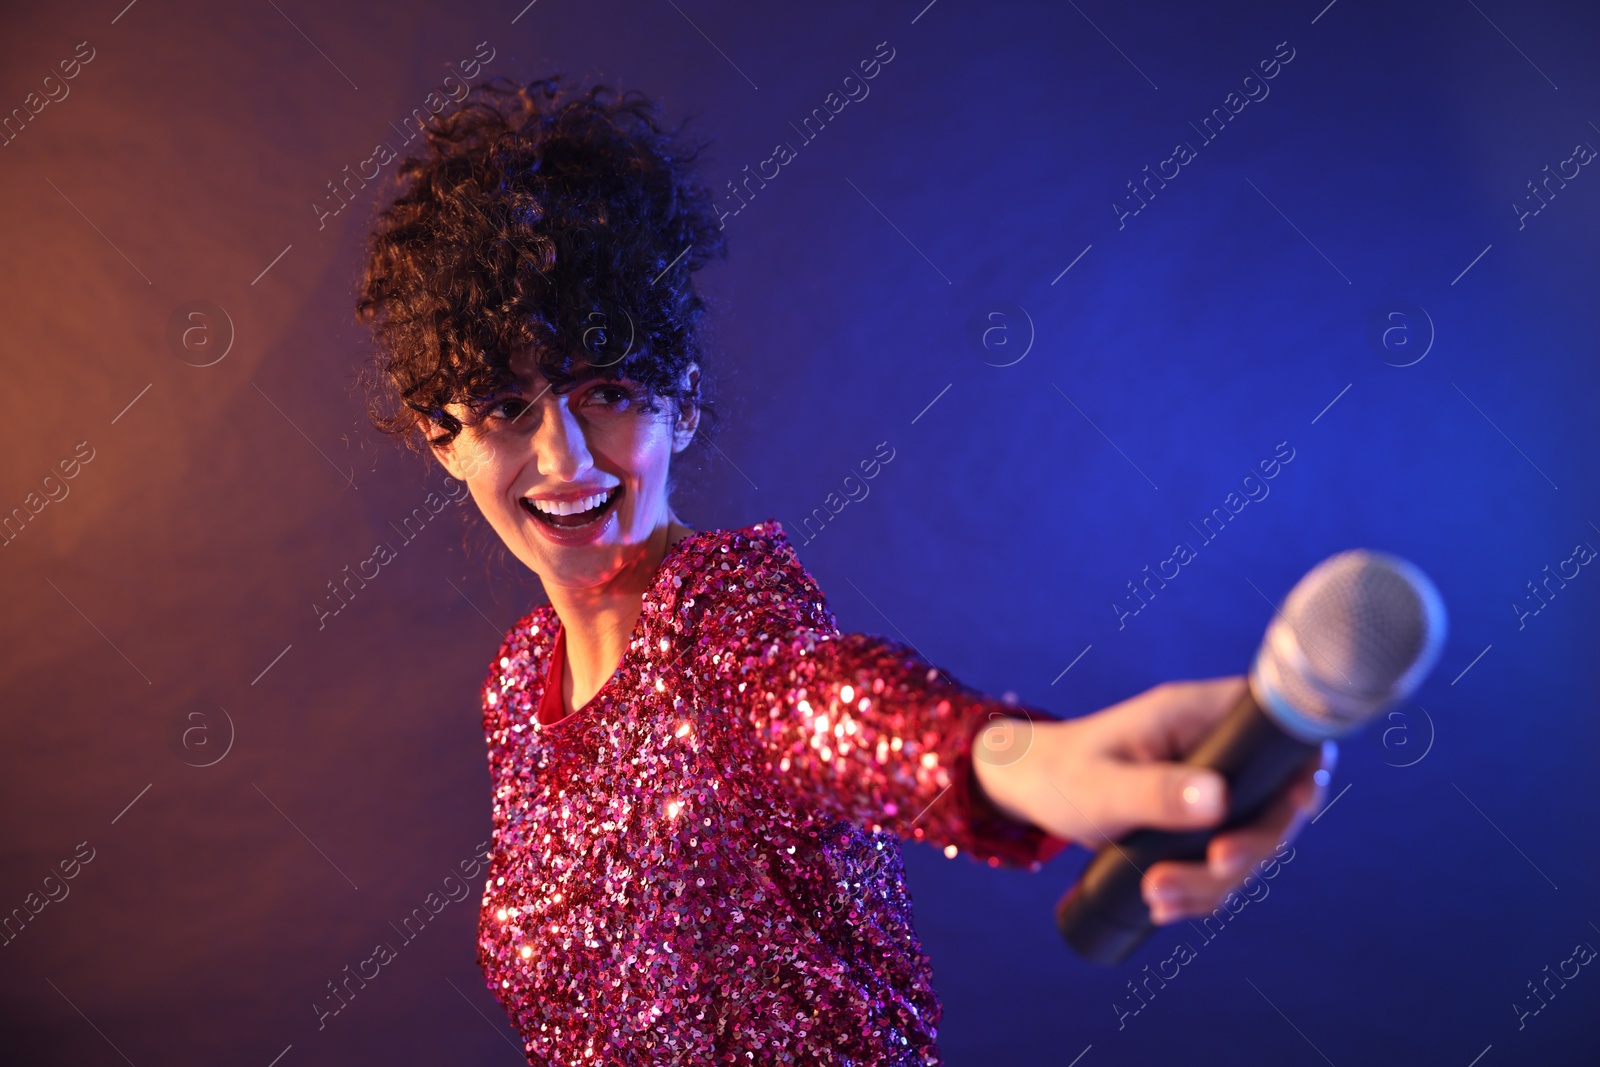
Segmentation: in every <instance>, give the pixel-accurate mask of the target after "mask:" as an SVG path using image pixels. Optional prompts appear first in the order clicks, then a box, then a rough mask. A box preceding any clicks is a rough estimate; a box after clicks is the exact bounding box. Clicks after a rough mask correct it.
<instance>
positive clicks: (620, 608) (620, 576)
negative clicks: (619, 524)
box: [546, 513, 693, 712]
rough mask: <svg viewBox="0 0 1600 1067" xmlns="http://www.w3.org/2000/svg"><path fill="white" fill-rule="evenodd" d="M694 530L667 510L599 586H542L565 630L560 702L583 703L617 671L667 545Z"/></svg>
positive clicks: (570, 708) (573, 705)
mask: <svg viewBox="0 0 1600 1067" xmlns="http://www.w3.org/2000/svg"><path fill="white" fill-rule="evenodd" d="M692 532H693V531H692V530H690V529H689V527H687V526H685V525H684V524H683V523H681V522H679V521H678V518H677V516H676V515H672V514H670V513H669V515H668V518H667V521H666V522H665V523H663V524H662V525H660V526H657V527H656V528H655V530H653V531H652V532H651V534H650V536H649V538H648V539H647V540H646V541H645V544H644V551H642V552H640V553H639V554H638V555H637V556H636V557H635V558H634V559H633V561H632V562H630V563H629V564H628V565H627V566H626V567H624V568H623V569H622V570H621V571H619V572H618V573H617V574H616V576H615V577H613V578H612V579H611V580H610V581H609V582H607V583H605V585H603V586H596V587H594V588H589V589H571V588H567V587H564V586H550V587H548V588H547V589H546V592H547V594H548V595H549V597H550V606H551V607H553V608H555V612H556V615H557V616H558V617H559V618H560V619H561V627H562V630H563V631H564V632H565V634H566V646H567V647H566V669H565V670H563V671H562V672H561V674H562V682H561V691H562V702H563V703H564V704H565V705H566V709H567V711H569V712H571V711H574V710H576V709H578V708H581V707H582V706H583V705H584V704H586V703H588V701H589V698H590V697H592V696H594V694H595V693H597V692H599V690H600V687H601V686H602V685H604V684H605V682H606V679H608V678H610V677H611V675H612V674H614V673H616V670H617V668H618V667H619V666H620V665H621V664H622V657H623V654H624V653H625V652H626V651H627V646H628V636H629V635H630V634H632V633H633V627H634V624H635V623H636V622H638V619H639V613H640V611H642V610H643V608H644V591H645V590H646V589H648V588H649V587H650V583H651V581H652V580H653V579H654V578H655V575H656V571H657V570H658V569H659V568H660V566H661V560H662V558H663V557H665V555H666V553H667V547H668V546H669V545H671V544H673V543H675V542H677V541H679V540H681V539H682V538H684V537H686V536H688V535H689V534H690V533H692Z"/></svg>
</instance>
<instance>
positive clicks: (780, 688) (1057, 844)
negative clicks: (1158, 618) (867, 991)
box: [695, 612, 1067, 866]
mask: <svg viewBox="0 0 1600 1067" xmlns="http://www.w3.org/2000/svg"><path fill="white" fill-rule="evenodd" d="M757 622H758V624H759V629H757V630H756V632H755V633H753V634H751V639H750V640H749V642H748V643H747V644H745V645H744V646H743V647H742V648H736V649H735V650H733V651H731V652H724V653H720V654H715V653H714V654H713V655H712V656H711V657H709V659H710V662H706V663H701V664H697V665H696V668H695V673H696V674H697V675H698V676H699V677H700V679H701V684H702V686H704V687H705V688H704V692H705V695H706V696H707V698H709V700H710V701H712V702H714V703H715V704H717V705H720V706H722V707H725V708H727V709H728V711H729V714H728V715H727V716H726V717H725V718H723V719H722V720H721V722H722V725H721V726H720V727H719V726H717V725H715V724H714V725H712V726H711V727H710V728H711V729H714V730H720V732H721V734H722V736H720V737H718V738H717V742H718V747H719V748H720V749H721V750H722V751H723V752H724V753H727V754H729V755H728V757H727V758H732V759H736V760H737V761H739V763H741V764H743V765H746V766H748V767H749V768H750V769H753V770H757V771H759V772H761V773H760V774H759V775H758V777H759V778H760V779H762V780H768V781H770V782H772V783H773V787H774V790H775V791H776V792H777V793H779V794H781V795H782V796H783V797H784V798H785V799H786V800H787V801H788V802H790V803H793V804H797V805H800V806H802V807H807V808H812V809H819V810H824V811H827V812H829V813H831V814H834V815H836V816H837V817H839V818H843V819H848V820H850V821H852V822H856V823H858V824H861V825H864V826H868V827H882V828H884V829H887V830H889V831H891V832H892V833H895V834H897V835H899V836H901V837H906V838H911V839H915V840H925V841H928V842H930V843H933V844H936V845H944V846H946V847H949V846H954V847H955V848H956V849H959V850H961V851H965V852H968V853H970V854H972V855H974V856H976V857H978V858H980V859H985V860H989V861H990V862H991V863H994V864H996V865H998V864H1006V865H1012V866H1021V865H1030V864H1033V863H1035V862H1042V861H1043V860H1045V859H1048V858H1049V857H1050V856H1053V855H1054V854H1055V853H1057V852H1059V851H1060V850H1061V849H1063V848H1065V847H1066V845H1067V841H1066V840H1064V839H1062V838H1060V837H1054V836H1051V835H1050V834H1048V833H1046V832H1045V830H1044V829H1042V828H1041V827H1039V826H1038V825H1035V824H1034V823H1032V822H1031V821H1029V820H1027V819H1025V818H1016V817H1014V816H1013V815H1011V814H1009V813H1007V812H1005V811H1002V810H1000V809H999V808H997V807H996V806H995V805H994V804H993V803H991V802H990V800H989V798H988V797H987V796H986V795H985V793H984V792H983V791H982V790H981V789H979V788H978V786H977V781H976V779H975V778H974V777H973V765H974V761H975V759H980V760H981V759H983V758H1000V757H998V756H995V757H991V756H990V754H989V753H988V751H987V750H985V749H983V748H982V747H981V743H980V748H979V749H978V750H974V747H973V746H974V743H975V739H976V737H977V735H978V734H979V732H980V731H982V730H983V729H984V728H985V727H986V726H987V725H988V724H990V723H991V722H997V721H1000V720H1001V719H1003V718H1005V717H1006V716H1011V715H1017V714H1022V713H1023V709H1019V708H1017V707H1015V706H1012V705H1008V704H1005V703H1003V702H1001V701H999V700H997V699H995V698H993V697H989V696H985V695H984V694H982V693H980V692H978V691H976V690H973V689H971V688H969V687H967V686H965V685H962V684H961V683H959V682H957V681H955V680H954V679H952V678H950V677H949V676H948V675H946V674H944V673H943V672H941V671H940V670H938V669H937V668H935V667H933V666H932V665H931V664H929V663H928V662H927V661H926V660H925V659H923V658H922V657H921V656H920V655H918V654H917V653H916V652H915V651H914V650H912V649H910V648H909V647H907V646H905V645H903V644H901V643H900V642H897V641H894V640H891V639H889V638H883V637H876V636H872V635H869V634H859V633H850V634H841V633H836V632H828V631H826V630H818V629H815V628H811V627H806V626H797V625H795V622H796V620H795V619H793V618H785V617H784V615H783V614H782V613H781V612H768V613H763V614H761V615H760V616H758V617H757ZM1026 713H1027V714H1029V715H1032V716H1035V717H1037V718H1039V719H1040V720H1041V721H1042V720H1044V719H1047V718H1050V716H1048V714H1047V713H1045V712H1041V711H1036V710H1034V709H1026Z"/></svg>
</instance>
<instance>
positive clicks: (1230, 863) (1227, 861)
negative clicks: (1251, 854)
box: [1211, 853, 1248, 878]
mask: <svg viewBox="0 0 1600 1067" xmlns="http://www.w3.org/2000/svg"><path fill="white" fill-rule="evenodd" d="M1246 866H1248V864H1246V863H1245V858H1244V857H1243V856H1241V855H1239V854H1238V853H1230V854H1227V855H1224V856H1223V857H1222V859H1220V860H1218V861H1217V862H1216V863H1213V864H1212V865H1211V870H1212V872H1213V873H1214V874H1215V875H1216V876H1217V877H1218V878H1233V877H1235V876H1237V875H1238V874H1239V872H1240V871H1242V870H1244V869H1245V867H1246Z"/></svg>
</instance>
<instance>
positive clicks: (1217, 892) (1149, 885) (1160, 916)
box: [1139, 860, 1228, 926]
mask: <svg viewBox="0 0 1600 1067" xmlns="http://www.w3.org/2000/svg"><path fill="white" fill-rule="evenodd" d="M1227 890H1228V887H1227V886H1226V885H1224V884H1223V883H1222V882H1220V881H1219V880H1218V879H1217V877H1216V876H1215V875H1213V874H1212V873H1211V871H1210V870H1209V869H1208V868H1207V867H1206V865H1205V864H1204V863H1191V862H1180V861H1176V860H1163V861H1162V862H1161V863H1156V864H1152V865H1151V866H1150V867H1149V869H1148V870H1146V871H1145V873H1144V878H1143V879H1142V880H1141V881H1140V883H1139V891H1140V894H1141V895H1142V896H1143V897H1144V902H1145V906H1146V907H1148V908H1149V909H1150V921H1151V922H1153V923H1155V924H1156V925H1157V926H1163V925H1165V924H1167V923H1170V922H1176V921H1177V920H1178V919H1181V918H1184V917H1185V916H1189V915H1203V914H1205V913H1206V912H1209V911H1213V910H1215V908H1216V907H1217V903H1218V901H1220V900H1221V899H1222V897H1223V896H1225V895H1226V893H1227Z"/></svg>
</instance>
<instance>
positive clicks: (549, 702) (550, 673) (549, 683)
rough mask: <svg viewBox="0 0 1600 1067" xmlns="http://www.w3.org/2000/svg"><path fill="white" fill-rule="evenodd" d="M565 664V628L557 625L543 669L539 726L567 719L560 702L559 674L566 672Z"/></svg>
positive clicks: (565, 711) (565, 710) (564, 709)
mask: <svg viewBox="0 0 1600 1067" xmlns="http://www.w3.org/2000/svg"><path fill="white" fill-rule="evenodd" d="M566 662H567V628H566V627H565V626H561V625H557V627H556V641H555V644H554V645H553V646H552V647H551V649H550V659H549V664H548V666H547V667H546V669H545V676H544V693H543V694H541V696H540V697H539V713H538V719H539V725H540V726H549V725H551V724H552V723H556V722H560V721H561V720H562V719H565V718H566V717H567V709H566V707H565V706H564V705H563V704H562V702H561V673H562V672H563V671H564V670H566ZM574 714H576V711H574Z"/></svg>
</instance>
